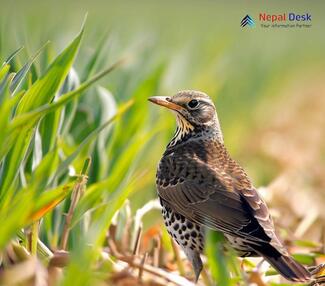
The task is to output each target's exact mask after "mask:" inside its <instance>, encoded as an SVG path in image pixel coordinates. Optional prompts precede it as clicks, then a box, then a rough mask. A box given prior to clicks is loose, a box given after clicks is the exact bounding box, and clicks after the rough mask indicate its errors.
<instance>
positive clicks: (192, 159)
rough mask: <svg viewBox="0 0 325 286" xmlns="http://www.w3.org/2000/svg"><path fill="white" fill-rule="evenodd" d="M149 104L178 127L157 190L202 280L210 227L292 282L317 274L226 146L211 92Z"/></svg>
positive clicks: (175, 234) (159, 99)
mask: <svg viewBox="0 0 325 286" xmlns="http://www.w3.org/2000/svg"><path fill="white" fill-rule="evenodd" d="M149 100H150V101H151V102H153V103H155V104H158V105H162V106H164V107H167V108H168V109H170V110H172V111H173V112H174V113H175V115H176V121H177V128H176V132H175V135H174V137H173V138H172V140H171V141H170V143H169V144H168V145H167V148H166V151H165V153H164V154H163V157H162V159H161V160H160V163H159V165H158V170H157V181H156V183H157V189H158V195H159V198H160V202H161V205H162V213H163V217H164V221H165V224H166V227H167V230H168V232H169V234H170V235H171V236H172V237H173V239H174V240H175V241H176V242H177V243H178V244H179V245H180V246H181V248H182V249H183V250H184V252H185V254H186V256H187V257H188V259H189V260H190V261H191V263H192V265H193V268H194V272H195V275H196V279H198V277H199V275H200V272H201V270H202V267H203V266H202V261H201V258H200V254H201V253H202V251H203V249H204V233H205V229H206V228H209V229H212V230H215V231H220V232H222V233H223V234H224V236H225V238H226V239H227V240H228V242H229V244H230V245H231V246H232V247H233V248H234V249H235V250H236V252H237V253H238V255H239V256H243V257H245V256H262V257H264V258H265V259H266V260H267V261H268V262H269V263H270V264H271V265H272V266H273V267H274V268H275V269H276V270H277V271H278V272H279V273H281V274H282V276H284V277H285V278H286V279H288V280H291V281H296V282H305V281H308V280H309V279H310V276H311V274H310V273H309V272H308V270H306V269H305V268H304V267H303V266H302V265H301V264H299V263H298V262H297V261H295V260H294V259H293V258H292V257H291V256H290V255H289V253H288V252H287V250H286V249H285V247H284V246H283V244H282V243H281V241H280V240H279V239H278V238H277V236H276V234H275V230H274V225H273V221H272V218H271V216H270V213H269V211H268V208H267V206H266V204H265V202H264V201H263V200H262V198H261V197H260V196H259V194H258V193H257V191H256V189H255V187H254V186H253V184H252V183H251V181H250V179H249V178H248V176H247V174H246V173H245V171H244V170H243V168H242V167H240V166H239V165H238V163H237V162H236V161H234V160H233V159H232V158H231V157H230V155H229V153H228V151H227V149H226V148H225V146H224V142H223V136H222V132H221V129H220V125H219V120H218V117H217V114H216V109H215V106H214V104H213V102H212V100H211V99H210V97H209V96H207V95H206V94H205V93H202V92H199V91H180V92H178V93H177V94H176V95H175V96H173V97H159V96H157V97H151V98H149Z"/></svg>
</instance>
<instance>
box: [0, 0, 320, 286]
mask: <svg viewBox="0 0 325 286" xmlns="http://www.w3.org/2000/svg"><path fill="white" fill-rule="evenodd" d="M0 4H1V9H0V60H1V63H3V64H2V66H1V68H0V114H1V118H0V130H1V132H0V168H1V173H0V215H1V218H2V221H3V223H2V226H1V230H0V248H1V265H2V266H4V267H5V268H6V267H8V269H9V270H10V269H11V268H10V266H11V267H13V268H12V270H13V273H18V274H19V275H18V274H17V275H9V274H7V273H9V272H6V271H4V272H3V273H2V274H0V282H1V283H2V285H9V284H10V283H12V284H14V282H12V281H13V280H12V279H13V277H17V281H25V282H26V283H25V284H26V285H32V284H28V283H30V280H31V277H34V279H36V280H37V281H40V280H41V278H40V277H38V275H40V276H42V273H43V274H44V273H47V274H46V275H48V276H49V277H50V279H49V280H51V279H52V280H53V281H57V280H58V281H60V284H62V285H97V284H98V285H102V284H101V283H103V281H108V282H107V283H108V284H110V283H111V284H113V285H115V284H116V285H117V284H118V283H123V282H120V281H126V280H123V279H124V278H125V277H126V278H125V279H131V280H130V281H131V282H132V283H133V284H134V283H136V282H137V281H139V280H140V281H142V282H143V283H146V282H145V281H147V280H149V281H150V279H152V277H149V279H146V277H142V276H141V275H142V274H141V275H140V273H141V271H139V272H140V273H139V277H136V279H135V278H134V275H127V274H125V275H126V276H125V277H124V276H123V277H119V276H118V275H122V274H119V273H124V272H123V271H121V272H119V271H117V270H121V269H124V268H125V267H126V266H125V263H126V264H129V265H131V266H132V265H133V266H132V267H133V268H132V267H131V268H132V269H136V270H138V269H141V267H142V266H143V265H145V267H147V268H145V269H146V271H145V272H146V273H151V274H152V273H154V274H153V276H154V277H155V280H156V281H157V283H158V285H161V284H164V281H166V280H167V281H170V283H174V284H178V285H191V284H190V282H189V280H186V281H185V280H182V279H181V277H179V276H177V275H173V274H175V273H171V272H173V271H174V272H175V271H176V270H177V269H175V265H178V267H180V268H179V272H184V273H181V274H185V275H186V276H187V277H189V278H193V277H192V274H191V269H190V267H189V266H188V265H187V264H185V265H184V266H183V267H182V266H180V265H182V264H183V263H184V261H183V257H182V254H179V253H178V254H177V249H176V250H175V248H173V247H171V244H170V241H169V239H168V236H167V233H166V231H165V229H164V228H163V227H161V223H162V221H161V217H160V214H159V212H158V211H157V210H156V209H157V206H156V205H155V203H152V204H149V203H148V201H149V202H150V200H151V199H154V198H156V191H155V186H154V182H155V180H154V176H155V171H156V165H157V162H158V160H159V158H160V156H161V154H162V152H163V150H164V147H165V145H166V144H167V142H168V140H169V139H170V138H171V136H172V132H173V130H174V128H175V127H174V125H175V123H174V119H173V117H172V116H171V115H170V114H167V112H166V111H165V110H160V109H159V110H158V109H157V107H149V104H148V103H147V98H148V97H149V96H152V95H156V94H160V95H171V94H174V93H175V92H176V91H178V90H179V89H199V90H202V91H205V92H207V93H208V94H209V95H210V96H212V97H213V98H214V99H215V102H216V106H217V110H218V115H219V117H220V121H221V125H222V129H223V132H224V137H225V141H226V145H227V147H228V148H229V150H230V152H231V154H232V155H233V157H235V158H236V159H238V160H239V161H240V162H241V163H242V165H244V167H245V169H247V170H248V173H249V174H250V176H251V177H252V178H253V180H254V182H255V183H256V185H261V184H263V185H265V186H267V188H265V189H261V193H262V194H263V195H264V196H265V198H266V200H267V201H268V203H269V204H270V205H271V206H274V208H272V214H273V215H274V217H275V221H276V223H277V225H278V227H279V229H280V232H281V235H282V237H283V238H284V239H286V241H287V244H288V246H289V247H290V249H291V250H292V251H293V252H298V253H297V254H296V258H297V259H298V260H300V261H301V262H303V263H306V264H310V265H314V264H317V263H320V262H321V261H322V259H324V258H323V256H322V253H324V232H323V234H322V228H324V216H325V214H324V210H323V209H322V205H323V197H324V188H323V187H324V186H325V183H324V179H323V176H322V174H323V173H324V172H323V171H324V162H325V159H324V158H325V156H324V151H323V150H325V148H324V147H325V143H324V140H323V138H325V134H324V131H322V130H321V126H324V120H323V118H324V116H323V112H324V110H325V104H324V100H323V99H322V98H325V96H324V94H325V88H324V84H323V77H324V64H325V58H324V56H323V53H324V50H325V39H324V37H323V31H324V21H325V19H324V18H323V17H322V11H323V10H324V5H323V3H321V2H313V3H309V4H308V5H310V6H309V7H307V8H308V11H306V9H307V8H306V2H305V1H295V11H296V12H301V13H303V12H310V13H311V14H312V15H313V23H312V24H313V26H312V28H310V29H294V30H290V31H289V30H286V29H270V30H265V29H261V28H258V27H256V29H242V28H241V27H240V26H239V23H240V20H241V18H242V17H243V16H244V15H246V14H247V13H249V14H250V15H253V17H254V16H255V17H256V15H257V14H258V13H259V12H261V11H264V10H265V11H266V12H269V13H279V11H280V12H283V11H284V12H286V11H289V10H290V9H292V5H291V3H290V2H289V1H282V2H281V9H280V10H279V5H278V3H268V4H267V6H266V4H265V3H260V2H257V1H256V2H255V3H254V4H253V3H252V4H250V5H248V4H247V7H242V8H241V5H242V3H241V2H239V1H234V2H232V3H228V2H223V1H219V2H216V1H208V0H204V1H200V2H197V1H176V2H175V1H173V2H172V1H165V2H159V3H158V2H157V3H156V2H152V1H145V0H142V1H138V2H137V3H136V4H135V3H134V2H132V1H100V0H96V1H92V2H90V1H86V0H83V1H68V2H67V1H63V0H59V1H35V0H32V1H22V0H21V1H0ZM87 12H88V20H87V24H86V26H85V31H84V28H82V30H81V32H80V33H79V34H78V35H77V36H76V37H75V36H74V35H75V34H76V31H78V29H79V27H80V23H81V21H82V19H83V17H84V15H85V14H86V13H87ZM73 38H74V40H73V41H72V42H71V43H70V44H68V43H69V42H70V41H71V39H73ZM49 40H50V41H51V42H48V41H49ZM81 43H82V44H81ZM20 47H22V48H20ZM57 51H62V52H61V53H58V52H57ZM9 55H10V56H9ZM111 72H112V73H111ZM106 74H108V76H107V77H104V76H105V75H106ZM89 158H91V163H89V161H88V160H89ZM297 158H300V160H299V159H297ZM88 165H89V169H88V168H86V169H87V170H85V169H84V166H88ZM307 166H308V168H307ZM306 170H307V171H306ZM292 194H296V197H297V198H296V199H292ZM302 201H303V202H305V203H306V205H308V209H309V210H311V209H312V210H313V211H309V212H307V211H308V210H307V209H306V210H302V208H301V202H302ZM147 203H148V204H149V205H148V204H147ZM118 210H119V212H118V214H117V211H118ZM139 210H142V213H141V212H139ZM147 212H150V215H146V213H147ZM279 213H281V215H279ZM69 214H70V215H69ZM151 214H152V215H151ZM132 225H135V226H134V227H131V226H132ZM22 229H24V231H22ZM139 229H140V230H141V235H140V236H139V237H138V238H136V237H137V234H138V232H139ZM38 231H39V233H38ZM108 233H109V235H108ZM322 235H323V236H322ZM17 237H19V240H20V241H21V242H22V243H21V244H20V245H19V244H17V241H18V240H17V239H16V238H17ZM63 237H65V238H67V241H66V243H63V240H64V239H63ZM110 237H114V239H113V240H110ZM140 238H141V246H140V247H139V248H140V250H138V251H136V253H134V246H135V245H134V244H136V241H140ZM293 238H297V239H299V240H298V242H297V243H296V241H295V240H294V239H293ZM322 239H323V241H322ZM215 240H217V241H215ZM293 240H294V241H293ZM37 242H38V243H37ZM299 242H300V244H299ZM218 243H220V242H219V241H218V238H217V237H214V236H211V237H210V238H209V239H208V247H207V256H208V260H209V261H208V264H209V266H210V268H211V277H212V278H213V279H215V280H217V281H218V282H219V283H220V285H229V284H232V283H233V284H234V283H236V282H237V281H241V283H243V284H245V283H248V282H247V281H249V280H250V279H251V281H253V282H254V283H257V284H258V283H260V280H259V279H260V277H259V276H256V275H255V274H254V273H255V272H254V271H255V266H256V264H255V262H254V263H251V262H250V261H244V262H243V264H245V266H246V269H248V271H249V273H250V275H249V277H248V278H247V277H245V276H244V275H242V273H241V271H239V270H238V263H237V261H236V260H235V259H234V257H233V256H232V255H230V256H229V257H224V256H223V254H222V251H221V248H220V247H214V246H215V244H218ZM112 244H117V245H116V248H117V250H118V253H112V249H114V246H112ZM35 247H37V255H38V258H39V259H40V260H41V261H42V262H43V264H40V262H39V261H38V260H35V259H34V258H33V257H32V256H31V255H30V253H33V252H34V251H36V248H35ZM108 248H109V251H108V250H107V249H108ZM62 249H64V250H66V251H68V252H67V253H68V256H67V253H66V252H62ZM217 250H220V251H217ZM146 252H148V253H149V256H148V257H147V258H146V259H145V261H144V262H143V264H141V263H142V260H141V259H144V258H143V256H142V255H143V253H146ZM157 252H159V253H160V255H158V256H157ZM135 254H136V258H135V259H134V260H132V261H131V262H130V259H129V258H130V257H133V256H134V255H135ZM139 257H140V258H141V259H140V258H139ZM157 257H159V259H158V260H159V261H157ZM214 258H215V259H214ZM67 260H69V262H70V263H69V264H68V265H67ZM138 260H140V261H138ZM146 261H147V262H146ZM16 262H20V263H16ZM145 262H146V263H145ZM175 262H177V263H175ZM23 263H24V264H23ZM123 263H124V264H123ZM132 263H133V264H132ZM147 264H148V265H147ZM20 265H23V266H24V267H25V269H28V270H29V272H28V271H25V272H22V271H19V268H14V267H19V266H20ZM58 265H59V266H58ZM66 265H67V267H66V268H65V270H64V275H63V272H62V269H61V267H62V266H66ZM141 265H142V266H141ZM151 265H153V266H155V267H156V268H154V269H152V268H150V267H152V266H151ZM15 269H16V272H14V270H15ZM112 269H114V270H115V271H112ZM182 269H183V270H182ZM229 269H230V270H231V273H232V274H233V276H232V277H230V276H229V277H228V276H225V273H226V272H227V270H229ZM150 271H151V272H150ZM161 271H163V272H161ZM176 272H177V271H176ZM262 272H263V271H262V270H261V273H262ZM263 273H264V272H263ZM20 275H22V276H20ZM28 275H29V276H28ZM44 275H45V274H44ZM44 275H43V276H44ZM46 275H45V276H46ZM254 275H255V276H254ZM258 275H259V274H258ZM43 276H42V277H43ZM135 276H136V275H135ZM203 276H204V275H203ZM37 277H38V278H37ZM158 277H159V279H160V280H159V279H158ZM211 277H210V274H207V276H204V277H203V279H202V281H203V282H202V281H200V283H201V282H202V283H204V284H205V285H209V283H210V285H213V283H214V282H212V280H211ZM227 277H228V278H227ZM122 278H123V279H122ZM267 278H269V277H268V276H267ZM277 278H278V277H277ZM108 279H111V280H108ZM132 279H134V280H132ZM141 279H142V280H141ZM210 280H211V281H210ZM135 281H136V282H135ZM161 281H163V282H161ZM257 281H259V282H257ZM272 281H273V280H272ZM274 281H276V282H278V281H279V280H276V279H275V280H274ZM148 283H149V282H148ZM159 283H161V284H159ZM125 284H126V282H125ZM37 285H44V284H37ZM121 285H123V284H121ZM149 285H151V284H149Z"/></svg>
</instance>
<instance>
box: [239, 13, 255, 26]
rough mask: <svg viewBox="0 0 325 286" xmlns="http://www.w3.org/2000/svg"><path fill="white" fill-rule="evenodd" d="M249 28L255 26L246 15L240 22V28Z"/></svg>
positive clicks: (251, 19)
mask: <svg viewBox="0 0 325 286" xmlns="http://www.w3.org/2000/svg"><path fill="white" fill-rule="evenodd" d="M247 25H248V26H249V27H254V26H255V22H254V20H253V18H252V17H251V16H249V15H246V16H245V17H244V18H243V19H242V20H241V22H240V26H242V27H245V26H247Z"/></svg>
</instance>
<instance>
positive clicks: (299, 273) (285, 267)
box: [264, 255, 311, 282]
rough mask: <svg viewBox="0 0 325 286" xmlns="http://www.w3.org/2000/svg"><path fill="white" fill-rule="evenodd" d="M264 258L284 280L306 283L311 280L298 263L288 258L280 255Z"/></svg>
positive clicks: (308, 273)
mask: <svg viewBox="0 0 325 286" xmlns="http://www.w3.org/2000/svg"><path fill="white" fill-rule="evenodd" d="M264 258H265V259H266V260H267V261H268V262H269V263H270V264H271V265H272V266H273V267H274V268H275V269H276V270H277V271H278V272H279V273H281V274H282V275H283V276H284V277H285V278H286V279H288V280H290V281H294V282H307V281H309V280H310V279H311V274H310V272H309V271H308V270H307V269H306V268H305V267H304V266H302V265H301V264H300V263H299V262H297V261H295V260H294V259H293V258H292V257H290V256H285V255H281V256H278V257H275V256H265V255H264Z"/></svg>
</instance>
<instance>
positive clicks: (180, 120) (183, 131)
mask: <svg viewBox="0 0 325 286" xmlns="http://www.w3.org/2000/svg"><path fill="white" fill-rule="evenodd" d="M176 123H177V128H176V131H175V134H174V136H173V138H172V140H171V141H170V142H169V144H168V146H167V147H172V146H175V145H176V144H178V143H180V142H182V141H184V140H186V138H188V137H189V136H190V135H191V133H192V132H193V131H194V129H195V128H194V126H193V125H192V124H191V123H189V122H188V121H187V120H186V119H185V118H184V117H183V116H181V115H178V114H177V116H176Z"/></svg>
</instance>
